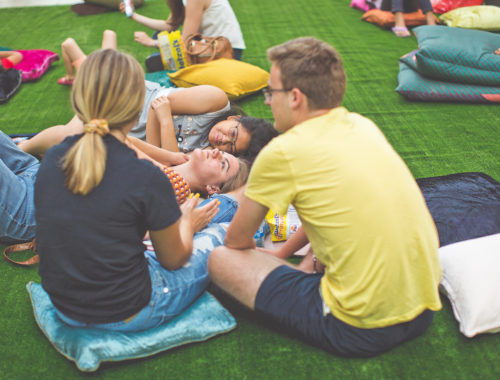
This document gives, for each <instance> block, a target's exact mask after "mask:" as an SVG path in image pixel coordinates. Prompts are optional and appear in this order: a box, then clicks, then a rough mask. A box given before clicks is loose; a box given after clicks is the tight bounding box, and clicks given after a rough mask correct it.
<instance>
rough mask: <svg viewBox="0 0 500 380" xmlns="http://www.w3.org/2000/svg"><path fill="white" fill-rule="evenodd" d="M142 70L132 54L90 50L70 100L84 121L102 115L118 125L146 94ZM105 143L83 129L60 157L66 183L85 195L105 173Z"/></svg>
mask: <svg viewBox="0 0 500 380" xmlns="http://www.w3.org/2000/svg"><path fill="white" fill-rule="evenodd" d="M145 91H146V90H145V83H144V72H143V70H142V68H141V66H140V65H139V63H138V62H137V61H136V60H135V58H133V57H132V56H130V55H128V54H125V53H122V52H119V51H116V50H113V49H102V50H98V51H96V52H94V53H92V54H90V55H89V56H88V57H87V58H86V59H85V61H84V62H83V64H82V65H81V67H80V68H79V70H78V73H77V75H76V78H75V81H74V83H73V90H72V95H71V100H72V103H73V109H74V111H75V113H76V115H77V116H78V117H79V118H80V120H82V121H83V123H84V124H87V123H89V122H90V121H91V120H95V119H104V120H105V121H106V122H107V124H108V126H109V129H110V130H112V129H121V128H123V127H124V126H126V125H128V124H130V123H131V122H133V121H135V120H137V119H138V117H139V114H140V112H141V109H142V105H143V103H144V96H145ZM105 167H106V147H105V145H104V142H103V141H102V137H101V135H99V134H98V133H84V135H83V136H82V137H81V138H80V139H79V140H78V142H77V143H75V144H74V145H73V146H72V147H71V148H70V150H69V151H68V152H67V153H66V155H65V156H64V158H63V170H64V174H65V175H66V185H67V186H68V188H69V189H70V190H71V191H72V192H73V193H74V194H81V195H87V194H88V193H89V192H90V191H91V190H92V189H94V187H96V186H97V185H98V184H99V183H100V182H101V180H102V177H103V176H104V170H105Z"/></svg>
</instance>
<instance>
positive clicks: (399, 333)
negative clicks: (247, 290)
mask: <svg viewBox="0 0 500 380" xmlns="http://www.w3.org/2000/svg"><path fill="white" fill-rule="evenodd" d="M321 277H322V274H320V273H318V274H308V273H304V272H302V271H299V270H296V269H294V268H291V267H289V266H287V265H282V266H280V267H278V268H276V269H275V270H273V271H272V272H271V273H270V274H269V275H268V276H267V277H266V279H265V280H264V281H263V283H262V285H261V286H260V288H259V290H258V292H257V296H256V299H255V310H256V311H257V312H259V313H261V314H262V315H264V317H265V318H267V319H268V320H269V322H270V323H271V324H272V325H275V327H276V328H278V329H283V327H284V330H285V332H286V333H287V334H291V335H292V336H296V337H298V338H300V339H302V340H305V341H306V342H308V343H310V344H312V345H314V346H317V347H320V348H322V349H324V350H326V351H328V352H330V353H333V354H336V355H340V356H347V357H370V356H375V355H378V354H381V353H383V352H385V351H388V350H390V349H392V348H393V347H395V346H397V345H399V344H401V343H403V342H405V341H408V340H410V339H413V338H415V337H417V336H419V335H421V334H423V333H424V332H425V331H426V330H427V328H428V327H429V326H430V324H431V322H432V317H433V314H434V313H433V312H432V311H431V310H426V311H424V312H423V313H422V314H420V315H419V316H417V317H416V318H415V319H413V320H412V321H409V322H405V323H400V324H397V325H392V326H388V327H381V328H373V329H362V328H358V327H354V326H351V325H349V324H347V323H345V322H342V321H341V320H339V319H337V318H335V317H334V316H333V315H332V314H331V313H327V314H326V315H325V314H324V312H323V310H324V309H323V299H322V297H321V294H320V280H321Z"/></svg>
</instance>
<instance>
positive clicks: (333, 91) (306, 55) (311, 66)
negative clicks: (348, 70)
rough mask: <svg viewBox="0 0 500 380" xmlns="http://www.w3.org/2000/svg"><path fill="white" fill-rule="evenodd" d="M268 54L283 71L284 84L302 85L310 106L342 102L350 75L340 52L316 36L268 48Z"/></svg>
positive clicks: (324, 106)
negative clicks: (347, 75)
mask: <svg viewBox="0 0 500 380" xmlns="http://www.w3.org/2000/svg"><path fill="white" fill-rule="evenodd" d="M267 58H268V59H269V61H271V62H272V63H276V64H277V65H278V67H279V69H280V71H281V78H280V79H281V82H282V83H283V88H285V89H292V88H298V89H299V90H300V91H302V92H303V93H304V94H305V95H306V96H307V99H308V101H309V108H310V109H311V110H314V109H330V108H335V107H338V106H340V105H341V104H342V99H343V98H344V93H345V88H346V75H345V72H344V67H343V65H342V59H341V57H340V54H339V53H338V52H337V51H336V50H335V49H334V48H333V47H332V46H331V45H329V44H327V43H326V42H324V41H321V40H318V39H317V38H314V37H301V38H296V39H294V40H290V41H287V42H285V43H283V44H281V45H277V46H274V47H272V48H269V49H268V50H267Z"/></svg>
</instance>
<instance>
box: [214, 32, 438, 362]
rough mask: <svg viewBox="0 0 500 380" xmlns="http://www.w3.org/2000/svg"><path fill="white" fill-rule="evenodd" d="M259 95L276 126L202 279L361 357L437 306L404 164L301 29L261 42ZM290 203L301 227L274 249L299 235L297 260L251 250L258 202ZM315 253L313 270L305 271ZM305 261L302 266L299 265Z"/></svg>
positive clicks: (424, 216) (428, 243) (429, 253)
mask: <svg viewBox="0 0 500 380" xmlns="http://www.w3.org/2000/svg"><path fill="white" fill-rule="evenodd" d="M268 58H269V60H270V61H271V62H272V67H271V76H270V79H269V87H268V88H267V89H266V90H265V92H264V94H265V95H266V103H267V104H268V105H270V106H271V109H272V112H273V115H274V118H275V128H276V129H277V130H278V131H280V132H282V134H281V135H280V136H278V137H276V138H275V139H273V140H272V141H271V142H270V143H269V144H268V145H267V146H266V147H265V148H264V149H263V150H262V151H261V153H260V154H259V156H258V157H257V159H256V161H255V164H254V166H253V168H252V171H251V173H250V178H249V182H248V187H247V189H246V191H245V197H244V199H243V200H242V201H241V203H240V207H239V209H238V211H237V212H236V215H235V217H234V219H233V222H232V223H231V225H230V227H229V230H228V232H227V236H226V246H225V247H219V248H217V249H215V250H214V251H213V252H212V254H211V256H210V259H209V272H210V275H211V277H212V279H213V280H214V282H215V283H216V284H217V285H218V286H219V287H220V288H222V289H223V290H224V291H226V292H228V293H229V294H231V295H232V296H234V297H235V298H236V299H238V300H239V301H240V302H242V303H243V304H245V305H246V306H248V307H249V308H251V309H254V310H256V311H258V312H260V313H263V314H265V315H267V316H269V317H271V318H273V319H274V320H276V321H278V322H279V323H280V324H282V325H284V326H286V327H287V328H289V329H290V330H291V331H292V332H294V333H297V334H299V335H300V336H301V337H303V338H304V339H305V340H306V341H308V342H310V343H312V344H315V345H317V346H319V347H321V348H323V349H325V350H327V351H329V352H332V353H335V354H339V355H345V356H373V355H377V354H380V353H382V352H384V351H387V350H389V349H391V348H393V347H395V346H396V345H398V344H401V343H403V342H405V341H407V340H410V339H412V338H414V337H416V336H418V335H420V334H422V333H423V332H424V331H425V330H426V329H427V328H428V326H429V325H430V323H431V321H432V316H433V311H434V310H439V309H440V308H441V302H440V298H439V294H438V285H439V281H440V278H441V268H440V266H439V260H438V245H439V241H438V236H437V231H436V228H435V226H434V223H433V220H432V217H431V215H430V213H429V211H428V209H427V207H426V204H425V201H424V198H423V196H422V194H421V192H420V189H419V188H418V186H417V184H416V182H415V180H414V179H413V177H412V175H411V173H410V171H409V169H408V168H407V167H406V165H405V164H404V162H403V161H402V159H401V158H400V157H399V156H398V154H397V153H396V152H395V151H394V149H393V148H392V147H391V145H390V144H389V142H388V141H387V140H386V138H385V137H384V135H383V134H382V132H381V131H380V130H379V129H378V128H377V126H376V125H375V124H374V123H373V122H371V121H370V120H368V119H366V118H364V117H363V116H361V115H358V114H355V113H350V112H348V111H347V110H346V109H345V108H343V107H341V103H342V98H343V95H344V92H345V74H344V70H343V67H342V61H341V58H340V56H339V55H338V53H337V52H336V51H335V49H334V48H333V47H331V46H330V45H328V44H326V43H325V42H323V41H320V40H317V39H315V38H311V37H305V38H299V39H295V40H292V41H288V42H286V43H284V44H282V45H279V46H276V47H273V48H271V49H269V50H268ZM289 204H292V205H293V206H294V207H295V209H296V210H297V213H298V215H299V217H300V219H301V222H302V227H303V228H302V229H301V230H300V231H299V232H297V233H296V234H295V235H294V236H293V237H292V239H290V240H289V241H288V242H287V243H286V244H285V246H284V248H283V250H282V252H281V253H280V255H281V256H282V257H283V256H286V255H287V254H290V253H292V252H293V251H294V250H296V249H298V248H300V247H301V246H303V245H305V244H306V243H307V242H310V243H311V251H310V252H309V253H308V255H307V256H306V258H305V259H304V264H303V265H301V266H300V269H298V268H296V267H293V266H292V265H290V264H289V263H287V262H286V261H283V260H282V259H280V258H278V257H276V256H273V255H269V254H266V253H264V252H260V251H257V250H256V249H255V243H254V241H253V235H254V233H255V231H256V230H257V228H258V226H259V225H260V223H261V222H262V220H263V219H264V217H265V215H266V213H267V211H268V209H270V208H272V209H273V210H275V211H277V212H282V213H284V212H286V210H287V207H288V205H289ZM315 257H317V259H319V260H320V261H321V263H322V264H323V265H324V266H325V270H324V274H319V273H314V271H313V265H312V263H313V262H314V261H313V258H315ZM308 264H311V265H308Z"/></svg>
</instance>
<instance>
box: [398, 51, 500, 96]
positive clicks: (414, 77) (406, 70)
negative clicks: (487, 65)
mask: <svg viewBox="0 0 500 380" xmlns="http://www.w3.org/2000/svg"><path fill="white" fill-rule="evenodd" d="M412 60H413V58H412V56H411V55H407V56H406V57H405V58H403V59H401V60H400V63H399V75H398V82H399V85H398V87H397V88H396V91H397V92H398V93H399V94H400V95H402V96H404V97H405V98H407V99H409V100H421V101H438V102H461V103H500V85H499V86H497V87H494V86H482V85H474V84H463V83H453V82H445V81H439V80H435V79H430V78H427V77H424V76H422V75H421V74H419V73H418V72H417V71H416V70H414V67H415V63H414V62H413V63H412Z"/></svg>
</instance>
